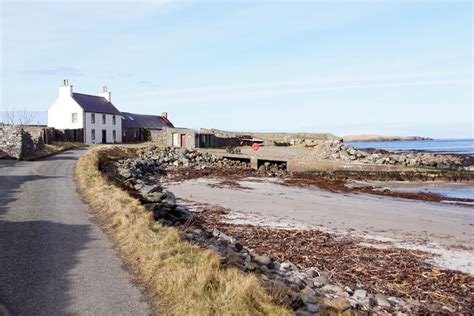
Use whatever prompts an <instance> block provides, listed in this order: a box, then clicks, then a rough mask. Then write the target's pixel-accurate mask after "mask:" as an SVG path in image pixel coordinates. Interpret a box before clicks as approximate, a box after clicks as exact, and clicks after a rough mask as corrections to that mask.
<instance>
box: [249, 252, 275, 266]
mask: <svg viewBox="0 0 474 316" xmlns="http://www.w3.org/2000/svg"><path fill="white" fill-rule="evenodd" d="M253 261H255V262H256V263H258V264H260V265H264V266H266V265H269V264H270V263H271V262H272V259H271V258H270V257H268V256H260V255H255V256H253Z"/></svg>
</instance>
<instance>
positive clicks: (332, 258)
mask: <svg viewBox="0 0 474 316" xmlns="http://www.w3.org/2000/svg"><path fill="white" fill-rule="evenodd" d="M201 208H202V211H201V213H200V216H199V222H200V224H201V225H202V226H203V227H206V228H211V229H212V228H217V229H219V230H221V231H223V232H224V233H226V234H228V235H230V236H233V237H234V238H236V239H237V240H239V242H241V243H242V244H245V245H247V246H248V247H250V248H253V249H255V250H256V251H257V252H258V253H266V254H268V255H271V256H273V257H274V258H275V259H277V260H279V261H285V260H288V261H291V262H293V263H295V264H297V265H299V266H301V267H303V268H311V267H314V268H316V269H318V270H320V271H329V272H330V275H331V280H332V282H333V283H338V284H341V285H345V286H349V287H351V288H352V289H357V288H364V289H366V290H369V291H371V292H374V293H382V294H385V295H388V296H390V295H393V296H398V297H402V298H403V299H414V300H417V301H419V302H420V303H421V304H422V306H421V307H420V308H421V309H422V310H424V311H426V312H427V313H439V312H446V310H452V311H462V312H467V313H469V312H472V311H474V301H473V297H474V296H473V295H474V277H473V276H472V275H469V274H466V273H462V272H458V271H453V270H448V269H442V268H439V267H436V266H434V265H433V264H431V263H430V259H432V258H433V255H432V254H429V253H426V252H422V251H418V250H409V249H402V248H395V247H390V246H387V245H383V247H380V245H379V247H376V246H377V245H374V247H371V246H368V245H367V243H368V241H367V240H364V239H361V238H353V237H347V236H346V237H339V236H335V235H333V234H329V233H325V232H322V231H319V230H294V229H275V228H268V227H261V226H253V225H248V224H232V223H228V222H225V221H224V219H223V217H222V216H223V214H225V213H226V212H225V210H223V209H222V208H220V207H209V206H201ZM361 242H364V245H361ZM443 306H444V308H445V309H444V310H443ZM446 308H447V309H446Z"/></svg>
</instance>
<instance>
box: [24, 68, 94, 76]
mask: <svg viewBox="0 0 474 316" xmlns="http://www.w3.org/2000/svg"><path fill="white" fill-rule="evenodd" d="M23 73H24V74H26V75H35V76H58V75H68V76H76V77H84V76H85V75H84V73H83V72H82V71H81V70H80V69H78V68H75V67H51V68H35V69H26V70H24V71H23Z"/></svg>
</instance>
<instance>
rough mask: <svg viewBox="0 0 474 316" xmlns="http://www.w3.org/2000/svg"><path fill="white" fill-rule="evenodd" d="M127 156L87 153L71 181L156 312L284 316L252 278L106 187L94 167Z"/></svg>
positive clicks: (113, 150) (120, 151)
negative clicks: (128, 266)
mask: <svg viewBox="0 0 474 316" xmlns="http://www.w3.org/2000/svg"><path fill="white" fill-rule="evenodd" d="M130 150H132V149H126V148H119V147H108V148H107V147H104V148H101V147H99V148H94V149H91V150H89V151H88V152H87V153H86V154H85V155H84V156H83V157H82V158H81V159H80V160H79V161H78V163H77V164H76V169H75V178H76V183H77V185H78V188H79V191H80V193H81V194H82V196H83V198H84V199H85V200H86V201H87V202H88V203H89V205H90V207H91V209H92V212H93V213H94V215H95V217H96V219H97V220H98V221H99V222H100V224H101V226H102V228H103V229H104V231H105V232H106V233H107V234H108V235H109V237H110V238H111V239H112V240H113V241H114V243H115V245H116V247H117V249H118V250H119V252H120V254H121V256H122V258H123V259H124V260H125V262H126V263H127V264H129V265H130V266H131V268H132V270H133V273H134V276H135V279H136V280H137V281H138V283H140V284H141V285H143V286H145V288H146V289H147V291H148V292H149V293H150V296H151V299H152V303H153V305H154V307H155V311H156V312H157V313H158V312H159V313H160V314H163V313H164V314H172V315H190V314H192V315H270V314H271V315H289V314H290V313H289V312H288V311H287V310H286V309H285V308H283V307H280V306H278V305H276V304H275V303H274V302H273V301H272V297H271V296H270V295H269V294H268V293H267V292H266V291H265V289H264V288H263V287H262V286H261V284H260V283H259V281H258V280H257V279H256V278H255V277H254V276H252V275H244V274H243V273H242V272H240V271H238V270H237V269H233V268H229V269H223V268H222V267H221V266H220V260H219V257H218V256H217V255H215V254H214V253H212V252H210V251H207V250H203V249H200V248H198V247H197V246H194V245H192V244H190V243H188V242H185V241H182V240H181V238H180V236H179V233H178V230H177V229H175V228H170V227H164V226H162V225H160V224H159V223H155V222H154V221H153V219H152V217H151V213H149V212H147V211H146V210H145V209H144V207H143V206H142V205H141V204H140V202H139V201H137V200H136V199H134V198H132V197H130V196H129V195H128V193H126V192H124V191H122V190H120V189H119V188H118V187H116V186H115V185H113V184H110V183H108V182H107V181H106V179H105V178H104V177H103V176H102V174H101V173H100V171H99V169H98V166H99V163H100V162H101V161H102V160H104V159H107V157H120V156H124V155H125V154H126V153H127V151H130Z"/></svg>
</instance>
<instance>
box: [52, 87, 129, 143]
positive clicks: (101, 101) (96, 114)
mask: <svg viewBox="0 0 474 316" xmlns="http://www.w3.org/2000/svg"><path fill="white" fill-rule="evenodd" d="M110 97H111V95H110V92H109V91H107V87H104V88H103V91H102V92H101V93H99V96H95V95H88V94H82V93H75V92H73V91H72V86H71V85H69V80H67V79H66V80H64V82H63V85H62V86H60V87H59V97H58V99H57V100H56V102H54V103H53V105H51V106H50V107H49V109H48V126H49V127H54V128H56V129H68V130H75V131H78V132H79V133H80V134H82V135H83V136H82V137H83V141H84V143H89V144H90V143H121V142H122V117H121V115H120V111H119V110H117V108H116V107H115V106H114V105H113V104H112V102H111V99H110Z"/></svg>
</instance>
